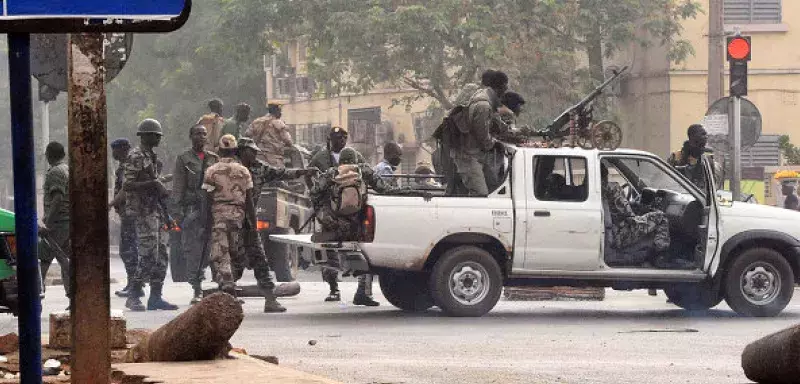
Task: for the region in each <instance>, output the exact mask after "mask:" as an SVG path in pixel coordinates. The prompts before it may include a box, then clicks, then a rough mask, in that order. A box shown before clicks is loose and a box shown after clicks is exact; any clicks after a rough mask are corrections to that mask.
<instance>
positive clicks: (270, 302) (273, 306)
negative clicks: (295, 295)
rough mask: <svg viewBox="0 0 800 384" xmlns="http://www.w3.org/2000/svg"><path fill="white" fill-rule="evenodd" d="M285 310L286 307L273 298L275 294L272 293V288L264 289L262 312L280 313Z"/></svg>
mask: <svg viewBox="0 0 800 384" xmlns="http://www.w3.org/2000/svg"><path fill="white" fill-rule="evenodd" d="M280 312H286V307H284V306H282V305H281V303H279V302H278V300H277V299H276V298H275V294H274V293H272V290H266V289H265V290H264V313H280Z"/></svg>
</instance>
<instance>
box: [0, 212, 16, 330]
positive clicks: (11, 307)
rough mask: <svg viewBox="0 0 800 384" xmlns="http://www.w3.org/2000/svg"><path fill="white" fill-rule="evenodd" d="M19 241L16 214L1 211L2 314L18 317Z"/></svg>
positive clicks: (0, 277)
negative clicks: (15, 220)
mask: <svg viewBox="0 0 800 384" xmlns="http://www.w3.org/2000/svg"><path fill="white" fill-rule="evenodd" d="M16 256H17V240H16V237H15V236H14V213H13V212H10V211H6V210H5V209H0V312H5V313H12V314H14V316H16V315H17V308H18V305H17V304H18V300H17V270H16V265H17V257H16Z"/></svg>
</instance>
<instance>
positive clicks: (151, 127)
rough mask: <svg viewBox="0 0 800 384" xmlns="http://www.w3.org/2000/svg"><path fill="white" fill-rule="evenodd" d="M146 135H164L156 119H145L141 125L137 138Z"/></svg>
mask: <svg viewBox="0 0 800 384" xmlns="http://www.w3.org/2000/svg"><path fill="white" fill-rule="evenodd" d="M145 133H155V134H157V135H159V136H161V135H163V134H164V132H163V131H162V130H161V123H159V122H158V120H156V119H144V120H142V122H141V123H139V128H138V132H136V136H141V135H143V134H145Z"/></svg>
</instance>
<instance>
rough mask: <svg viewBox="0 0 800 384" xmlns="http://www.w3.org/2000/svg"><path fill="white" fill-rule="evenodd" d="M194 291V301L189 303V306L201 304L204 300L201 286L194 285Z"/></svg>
mask: <svg viewBox="0 0 800 384" xmlns="http://www.w3.org/2000/svg"><path fill="white" fill-rule="evenodd" d="M192 290H193V291H194V293H193V294H192V300H191V301H189V304H191V305H195V304H197V303H199V302H200V300H203V288H202V287H201V286H200V284H195V285H192Z"/></svg>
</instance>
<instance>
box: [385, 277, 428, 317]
mask: <svg viewBox="0 0 800 384" xmlns="http://www.w3.org/2000/svg"><path fill="white" fill-rule="evenodd" d="M378 284H379V285H380V286H381V292H383V296H384V297H385V298H386V300H388V301H389V303H391V304H392V305H394V306H395V307H397V308H400V309H402V310H404V311H407V312H422V311H425V310H427V309H428V308H430V307H432V306H433V298H432V297H431V292H430V290H429V289H428V275H427V274H425V273H414V272H400V271H390V272H385V273H381V274H380V276H379V277H378Z"/></svg>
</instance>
